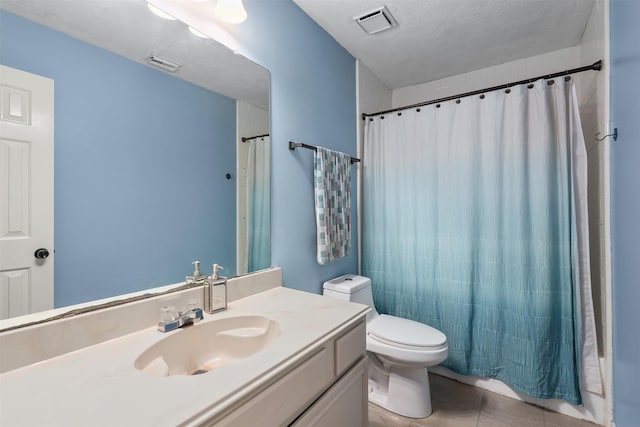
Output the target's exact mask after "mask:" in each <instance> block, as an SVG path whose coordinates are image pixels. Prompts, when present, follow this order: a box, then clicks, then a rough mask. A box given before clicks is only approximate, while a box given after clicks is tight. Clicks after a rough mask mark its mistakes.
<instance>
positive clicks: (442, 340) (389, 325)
mask: <svg viewBox="0 0 640 427" xmlns="http://www.w3.org/2000/svg"><path fill="white" fill-rule="evenodd" d="M367 333H368V334H369V336H371V338H374V339H376V340H378V341H382V342H385V343H387V344H390V345H398V346H400V347H407V346H410V347H419V348H424V347H430V348H432V347H436V348H437V347H442V346H444V345H446V343H447V337H446V336H445V335H444V334H443V333H442V332H440V331H439V330H437V329H435V328H432V327H431V326H429V325H425V324H424V323H420V322H415V321H413V320H409V319H403V318H400V317H395V316H389V315H386V314H382V315H380V316H379V317H377V318H376V319H375V320H373V321H371V322H370V323H369V324H368V325H367Z"/></svg>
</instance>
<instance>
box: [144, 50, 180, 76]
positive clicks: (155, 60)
mask: <svg viewBox="0 0 640 427" xmlns="http://www.w3.org/2000/svg"><path fill="white" fill-rule="evenodd" d="M146 60H147V62H148V63H149V64H151V65H153V66H154V67H158V68H162V69H163V70H165V71H170V72H172V73H175V72H176V71H178V69H179V68H180V67H182V65H180V64H178V63H177V62H171V61H169V60H167V59H164V58H160V57H159V56H157V55H153V54H151V55H149V56H147V58H146Z"/></svg>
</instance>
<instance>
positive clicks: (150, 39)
mask: <svg viewBox="0 0 640 427" xmlns="http://www.w3.org/2000/svg"><path fill="white" fill-rule="evenodd" d="M196 5H200V6H199V7H204V6H205V5H203V4H202V3H196ZM0 8H2V9H5V10H7V11H9V12H12V13H15V14H16V15H20V16H22V17H25V18H27V19H29V20H32V21H35V22H38V23H40V24H43V25H45V26H48V27H51V28H53V29H55V30H58V31H61V32H63V33H65V34H68V35H70V36H72V37H75V38H78V39H80V40H83V41H86V42H88V43H91V44H93V45H96V46H99V47H101V48H104V49H106V50H109V51H111V52H114V53H117V54H120V55H122V56H125V57H127V58H129V59H131V60H133V61H136V62H139V63H141V64H145V65H147V62H146V61H145V58H146V57H147V56H148V55H149V54H151V53H154V54H157V55H159V56H160V57H162V58H165V59H168V60H170V61H172V62H178V63H180V64H182V68H180V70H179V71H178V72H176V73H171V74H172V75H175V76H176V77H178V78H181V79H183V80H186V81H188V82H191V83H194V84H196V85H198V86H201V87H204V88H206V89H209V90H212V91H214V92H218V93H221V94H223V95H225V96H228V97H230V98H235V99H240V100H243V101H245V102H248V103H250V104H253V105H257V106H259V107H262V108H264V109H269V72H268V71H267V70H265V69H264V68H262V67H260V66H258V65H256V64H255V63H253V62H251V61H249V60H248V59H246V58H244V57H243V56H242V55H236V54H234V53H233V52H232V51H231V50H229V49H228V48H226V47H224V46H223V45H221V44H219V43H217V42H215V41H213V40H211V39H206V40H205V39H201V38H198V37H195V36H194V35H193V34H191V33H190V32H189V31H188V29H187V26H186V25H185V24H183V23H181V22H179V21H168V20H166V19H162V18H159V17H157V16H155V15H154V14H152V13H151V12H150V11H149V9H148V8H147V6H146V3H145V2H144V1H143V0H0Z"/></svg>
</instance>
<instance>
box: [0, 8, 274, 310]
mask: <svg viewBox="0 0 640 427" xmlns="http://www.w3.org/2000/svg"><path fill="white" fill-rule="evenodd" d="M0 21H1V23H2V25H1V26H0V27H1V30H0V31H1V32H0V43H1V44H0V52H2V54H1V56H0V63H1V64H2V65H5V66H8V67H11V68H15V69H19V70H23V71H27V72H29V73H33V74H37V75H40V76H45V77H48V78H51V79H53V80H54V91H55V95H54V109H55V111H54V117H55V121H54V123H55V125H54V126H55V131H54V212H53V217H54V249H55V252H54V253H52V255H51V256H50V257H49V258H48V259H46V260H45V261H44V262H45V263H53V266H54V268H53V271H54V273H53V274H54V279H53V285H54V301H53V304H54V306H55V308H59V307H65V306H68V305H72V304H78V303H84V302H87V301H92V300H96V299H101V298H106V297H111V296H116V295H121V294H125V293H130V292H134V291H140V290H144V289H148V288H152V287H158V286H162V285H166V284H173V283H178V282H183V281H184V279H185V276H187V275H190V274H191V273H192V271H193V266H192V265H191V262H192V261H194V260H199V261H201V262H202V272H203V273H205V274H209V273H210V269H211V265H212V264H213V263H217V264H220V265H222V266H223V267H224V272H223V273H224V275H225V276H233V275H237V274H243V273H246V272H248V271H255V270H258V269H262V268H268V267H269V266H270V257H269V248H270V229H269V226H270V220H269V206H270V205H269V181H270V178H269V163H270V160H269V153H270V150H269V138H268V134H269V122H270V119H269V72H268V71H267V70H266V69H264V68H262V67H260V66H259V65H257V64H255V63H253V62H251V61H249V60H248V59H246V58H244V57H242V56H241V55H237V54H234V53H233V52H232V51H231V50H229V49H228V48H226V47H225V46H223V45H221V44H219V43H218V42H216V41H214V40H212V39H210V38H200V37H198V36H197V35H195V34H194V33H192V32H191V31H190V30H189V29H188V27H187V26H186V25H185V24H184V23H182V22H180V21H177V20H173V21H171V20H166V19H162V18H159V17H158V16H155V15H154V14H153V13H151V11H150V10H149V8H148V7H147V4H146V3H145V2H144V1H141V0H118V1H117V2H116V1H113V0H92V1H83V0H3V1H2V3H1V4H0ZM150 56H153V57H154V58H155V62H159V61H165V64H164V65H167V64H168V63H174V64H178V65H180V67H179V68H178V70H177V71H175V72H170V71H167V70H164V69H159V68H156V67H154V66H152V65H150V64H149V63H148V62H147V60H146V58H148V57H150ZM256 136H258V138H252V137H256ZM243 138H245V142H243V141H242V139H243ZM52 252H53V251H52ZM30 262H31V263H33V266H34V268H37V266H36V264H35V261H34V260H31V261H30ZM0 276H2V272H0ZM5 276H6V275H5ZM0 279H2V278H1V277H0ZM2 280H4V284H5V285H7V284H10V280H9V279H7V278H6V277H5V278H4V279H2ZM1 284H2V283H0V285H1ZM31 285H32V286H31V288H32V289H31V291H32V292H38V289H37V286H35V285H38V286H39V284H36V283H31ZM8 287H9V285H7V286H4V287H3V289H8ZM15 294H16V293H15V292H14V294H13V296H10V295H9V291H6V292H3V291H1V290H0V305H4V306H8V300H9V299H12V298H14V297H15ZM2 300H4V301H2ZM7 310H8V309H7ZM15 314H16V313H14V315H15ZM17 314H21V313H17ZM5 317H8V316H5Z"/></svg>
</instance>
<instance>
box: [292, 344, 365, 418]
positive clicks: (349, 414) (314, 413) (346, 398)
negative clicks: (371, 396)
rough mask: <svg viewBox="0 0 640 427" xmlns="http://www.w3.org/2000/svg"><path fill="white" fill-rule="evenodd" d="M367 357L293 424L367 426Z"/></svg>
mask: <svg viewBox="0 0 640 427" xmlns="http://www.w3.org/2000/svg"><path fill="white" fill-rule="evenodd" d="M367 382H368V379H367V358H366V356H365V357H363V358H362V359H360V361H359V362H358V363H357V364H356V365H355V366H354V367H353V368H351V370H349V371H348V372H347V373H346V374H345V375H344V376H343V377H342V378H340V379H339V380H338V381H337V382H336V383H335V384H334V385H333V386H332V387H331V388H330V389H329V390H328V391H327V392H326V393H325V394H323V395H322V397H320V399H318V400H317V401H316V402H315V403H314V404H313V405H312V406H311V407H310V408H309V409H308V410H307V411H306V412H305V413H304V414H302V416H300V418H298V419H297V420H296V421H295V422H294V423H293V424H292V427H357V426H362V427H366V426H367V424H368V422H369V420H368V408H369V407H368V400H367V396H368V395H367Z"/></svg>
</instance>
